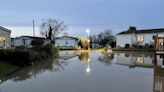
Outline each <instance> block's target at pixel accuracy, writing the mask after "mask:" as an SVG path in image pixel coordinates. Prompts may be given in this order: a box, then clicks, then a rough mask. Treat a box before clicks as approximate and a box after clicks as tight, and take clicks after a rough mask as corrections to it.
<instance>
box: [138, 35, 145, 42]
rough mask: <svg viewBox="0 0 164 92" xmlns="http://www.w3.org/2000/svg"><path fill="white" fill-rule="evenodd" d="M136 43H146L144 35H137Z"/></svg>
mask: <svg viewBox="0 0 164 92" xmlns="http://www.w3.org/2000/svg"><path fill="white" fill-rule="evenodd" d="M136 41H137V42H143V41H144V36H143V35H137V36H136Z"/></svg>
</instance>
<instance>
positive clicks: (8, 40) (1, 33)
mask: <svg viewBox="0 0 164 92" xmlns="http://www.w3.org/2000/svg"><path fill="white" fill-rule="evenodd" d="M0 36H4V37H5V40H4V41H0V48H4V47H6V48H10V47H11V38H10V32H8V31H5V30H2V29H0Z"/></svg>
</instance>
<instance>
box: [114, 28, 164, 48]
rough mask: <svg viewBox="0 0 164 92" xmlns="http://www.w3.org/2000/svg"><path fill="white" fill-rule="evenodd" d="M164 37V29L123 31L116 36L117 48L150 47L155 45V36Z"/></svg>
mask: <svg viewBox="0 0 164 92" xmlns="http://www.w3.org/2000/svg"><path fill="white" fill-rule="evenodd" d="M156 34H158V36H161V37H164V28H161V29H145V30H131V31H123V32H121V33H118V34H117V35H116V46H117V47H125V45H129V46H132V45H140V46H145V45H150V44H153V42H154V41H153V36H154V35H156Z"/></svg>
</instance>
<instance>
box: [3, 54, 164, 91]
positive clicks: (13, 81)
mask: <svg viewBox="0 0 164 92" xmlns="http://www.w3.org/2000/svg"><path fill="white" fill-rule="evenodd" d="M162 67H163V59H161V58H160V57H158V62H157V63H156V65H154V64H153V55H152V54H150V53H139V52H130V53H123V52H116V53H114V54H104V53H100V52H90V53H87V52H83V53H80V52H71V51H63V52H60V57H59V59H57V60H47V61H44V62H40V63H37V64H34V65H33V66H30V67H26V68H24V69H21V70H20V71H18V72H16V73H14V74H11V75H9V76H7V77H5V78H4V79H1V84H0V92H164V90H163V89H164V88H163V86H162V85H163V81H164V72H163V71H164V68H162ZM161 90H162V91H161Z"/></svg>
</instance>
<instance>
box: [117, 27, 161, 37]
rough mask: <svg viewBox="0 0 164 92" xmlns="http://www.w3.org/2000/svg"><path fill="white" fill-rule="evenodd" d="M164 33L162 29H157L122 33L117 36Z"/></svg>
mask: <svg viewBox="0 0 164 92" xmlns="http://www.w3.org/2000/svg"><path fill="white" fill-rule="evenodd" d="M162 32H164V28H159V29H144V30H135V31H123V32H120V33H118V34H117V35H122V34H143V33H162Z"/></svg>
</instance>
